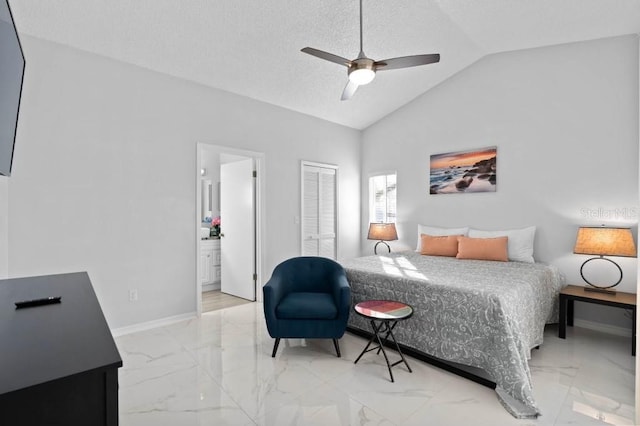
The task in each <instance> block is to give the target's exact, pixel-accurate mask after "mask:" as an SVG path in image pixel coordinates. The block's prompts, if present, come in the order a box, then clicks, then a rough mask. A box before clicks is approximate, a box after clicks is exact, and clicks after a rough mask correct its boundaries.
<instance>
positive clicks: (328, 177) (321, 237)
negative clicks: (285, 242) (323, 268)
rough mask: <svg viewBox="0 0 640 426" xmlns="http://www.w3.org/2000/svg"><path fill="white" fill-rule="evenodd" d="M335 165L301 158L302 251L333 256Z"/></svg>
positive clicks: (335, 194) (335, 253)
mask: <svg viewBox="0 0 640 426" xmlns="http://www.w3.org/2000/svg"><path fill="white" fill-rule="evenodd" d="M337 171H338V170H337V167H336V166H332V165H325V164H318V163H308V162H304V161H303V162H302V255H303V256H322V257H328V258H330V259H336V258H337V232H336V230H337V228H338V227H337V220H338V219H337V202H336V200H337V179H336V177H337Z"/></svg>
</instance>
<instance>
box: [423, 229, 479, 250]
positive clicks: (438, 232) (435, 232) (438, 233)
mask: <svg viewBox="0 0 640 426" xmlns="http://www.w3.org/2000/svg"><path fill="white" fill-rule="evenodd" d="M467 232H469V227H468V226H465V227H464V228H440V227H438V226H427V225H418V245H417V246H416V251H417V252H418V253H420V251H422V241H421V240H422V239H421V238H420V234H427V235H431V236H432V237H444V236H447V235H464V236H465V237H466V236H467Z"/></svg>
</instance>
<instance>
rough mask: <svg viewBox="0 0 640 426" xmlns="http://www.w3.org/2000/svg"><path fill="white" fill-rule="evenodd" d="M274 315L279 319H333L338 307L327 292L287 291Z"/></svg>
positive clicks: (336, 314)
mask: <svg viewBox="0 0 640 426" xmlns="http://www.w3.org/2000/svg"><path fill="white" fill-rule="evenodd" d="M276 316H277V317H278V318H280V319H334V318H336V317H337V316H338V308H337V307H336V304H335V302H334V301H333V297H332V296H331V295H330V294H329V293H306V292H297V293H289V294H287V295H286V296H285V297H284V298H283V299H282V300H281V301H280V303H279V304H278V306H277V307H276Z"/></svg>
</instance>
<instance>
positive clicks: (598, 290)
mask: <svg viewBox="0 0 640 426" xmlns="http://www.w3.org/2000/svg"><path fill="white" fill-rule="evenodd" d="M584 291H588V292H591V293H603V294H616V291H615V290H611V289H608V288H599V287H584Z"/></svg>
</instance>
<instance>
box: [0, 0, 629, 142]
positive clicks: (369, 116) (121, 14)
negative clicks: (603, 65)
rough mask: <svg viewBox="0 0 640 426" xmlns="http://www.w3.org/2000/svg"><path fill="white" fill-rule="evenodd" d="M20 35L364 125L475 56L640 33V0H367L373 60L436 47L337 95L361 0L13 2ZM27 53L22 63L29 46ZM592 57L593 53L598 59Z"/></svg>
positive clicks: (354, 51) (367, 42)
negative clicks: (328, 56)
mask: <svg viewBox="0 0 640 426" xmlns="http://www.w3.org/2000/svg"><path fill="white" fill-rule="evenodd" d="M10 5H11V7H12V10H13V15H14V19H15V21H16V25H17V26H18V30H19V32H20V33H21V34H28V35H31V36H35V37H39V38H43V39H46V40H51V41H54V42H57V43H61V44H65V45H69V46H72V47H75V48H78V49H81V50H85V51H88V52H93V53H96V54H99V55H103V56H107V57H110V58H113V59H116V60H120V61H124V62H128V63H131V64H135V65H138V66H141V67H144V68H148V69H151V70H154V71H158V72H161V73H166V74H170V75H173V76H176V77H179V78H183V79H186V80H190V81H194V82H198V83H201V84H203V85H206V86H210V87H214V88H218V89H222V90H225V91H228V92H232V93H237V94H239V95H242V96H247V97H249V98H253V99H257V100H260V101H264V102H267V103H270V104H274V105H278V106H281V107H284V108H288V109H291V110H295V111H299V112H302V113H305V114H309V115H312V116H316V117H319V118H322V119H325V120H329V121H332V122H335V123H339V124H343V125H345V126H349V127H353V128H357V129H362V128H365V127H367V126H369V125H370V124H372V123H374V122H376V121H377V120H379V119H381V118H382V117H384V116H385V115H387V114H389V113H390V112H392V111H394V110H396V109H398V108H399V107H401V106H402V105H404V104H406V103H408V102H410V101H411V100H412V99H414V98H416V97H418V96H420V95H421V94H423V93H425V92H426V91H428V90H429V89H431V88H433V87H434V86H435V85H437V84H438V83H440V82H442V81H443V80H445V79H447V78H449V77H450V76H452V75H453V74H455V73H457V72H458V71H460V70H462V69H463V68H465V67H467V66H469V65H470V64H472V63H474V62H475V61H477V60H478V59H480V58H482V57H484V56H486V55H489V54H492V53H497V52H504V51H510V50H519V49H528V48H535V47H540V46H548V45H555V44H562V43H569V42H575V41H582V40H593V39H598V38H604V37H612V36H618V35H624V34H632V33H640V0H526V1H525V0H482V1H478V0H402V1H400V0H396V1H374V0H363V9H364V17H363V25H364V51H365V53H366V54H367V56H369V57H371V58H373V59H386V58H390V57H396V56H406V55H414V54H423V53H440V54H441V61H440V62H439V63H437V64H432V65H427V66H422V67H416V68H410V69H403V70H393V71H386V72H380V73H378V75H377V76H376V79H375V80H374V81H373V82H372V83H371V84H369V85H368V86H365V87H361V88H360V89H359V90H358V92H357V93H356V94H355V96H354V97H353V98H352V99H351V100H349V101H340V94H341V93H342V89H343V88H344V86H345V84H346V82H347V72H346V68H344V67H341V66H339V65H336V64H333V63H330V62H326V61H322V60H320V59H317V58H314V57H312V56H309V55H306V54H303V53H301V52H300V49H301V48H303V47H305V46H311V47H315V48H317V49H321V50H325V51H329V52H331V53H334V54H337V55H340V56H344V57H347V58H355V57H356V56H357V55H358V50H359V39H358V37H359V29H358V24H359V18H358V7H359V5H358V0H271V1H265V0H63V1H51V0H10ZM26 54H27V61H28V51H26ZM596 60H598V58H594V61H596Z"/></svg>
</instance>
